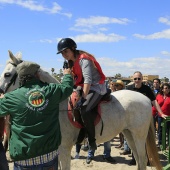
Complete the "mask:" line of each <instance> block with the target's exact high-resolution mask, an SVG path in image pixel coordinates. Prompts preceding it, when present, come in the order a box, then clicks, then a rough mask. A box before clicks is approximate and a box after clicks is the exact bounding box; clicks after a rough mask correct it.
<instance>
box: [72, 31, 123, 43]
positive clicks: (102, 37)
mask: <svg viewBox="0 0 170 170" xmlns="http://www.w3.org/2000/svg"><path fill="white" fill-rule="evenodd" d="M70 38H73V39H74V40H75V41H76V42H118V41H121V40H125V39H126V37H124V36H121V35H117V34H114V33H112V34H108V35H106V34H103V33H97V34H83V35H77V36H75V37H70Z"/></svg>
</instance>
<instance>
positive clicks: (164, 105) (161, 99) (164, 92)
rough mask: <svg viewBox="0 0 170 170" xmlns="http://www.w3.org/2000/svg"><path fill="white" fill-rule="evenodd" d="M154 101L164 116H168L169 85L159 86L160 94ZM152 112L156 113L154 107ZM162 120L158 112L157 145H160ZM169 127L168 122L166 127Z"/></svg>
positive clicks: (169, 105) (169, 106)
mask: <svg viewBox="0 0 170 170" xmlns="http://www.w3.org/2000/svg"><path fill="white" fill-rule="evenodd" d="M156 100H157V102H158V104H159V106H160V107H161V110H162V111H163V112H164V114H165V115H167V116H170V85H169V84H168V83H164V84H163V85H162V86H161V88H160V92H159V94H158V95H157V96H156ZM152 112H153V113H156V112H157V111H156V108H155V107H154V106H153V107H152ZM162 120H163V118H162V117H161V114H160V113H159V112H158V145H161V144H162V126H161V123H162ZM169 126H170V122H168V125H167V127H169ZM168 139H169V137H168ZM168 141H169V140H168Z"/></svg>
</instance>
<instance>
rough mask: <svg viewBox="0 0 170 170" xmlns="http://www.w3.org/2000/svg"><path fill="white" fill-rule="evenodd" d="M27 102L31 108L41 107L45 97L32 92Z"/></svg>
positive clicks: (37, 92)
mask: <svg viewBox="0 0 170 170" xmlns="http://www.w3.org/2000/svg"><path fill="white" fill-rule="evenodd" d="M28 101H29V104H30V105H31V106H33V107H41V106H42V105H43V104H44V102H45V96H44V94H43V93H42V92H41V91H38V90H37V91H33V92H31V93H30V95H29V98H28Z"/></svg>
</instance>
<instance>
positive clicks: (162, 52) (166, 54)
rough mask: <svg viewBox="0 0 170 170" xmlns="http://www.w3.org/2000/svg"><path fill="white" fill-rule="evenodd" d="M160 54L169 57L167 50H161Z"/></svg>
mask: <svg viewBox="0 0 170 170" xmlns="http://www.w3.org/2000/svg"><path fill="white" fill-rule="evenodd" d="M161 54H162V55H165V56H169V57H170V52H168V51H161Z"/></svg>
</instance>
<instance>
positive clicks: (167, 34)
mask: <svg viewBox="0 0 170 170" xmlns="http://www.w3.org/2000/svg"><path fill="white" fill-rule="evenodd" d="M133 36H134V37H136V38H140V39H148V40H154V39H170V29H167V30H163V31H161V32H156V33H154V34H150V35H142V34H133Z"/></svg>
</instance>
